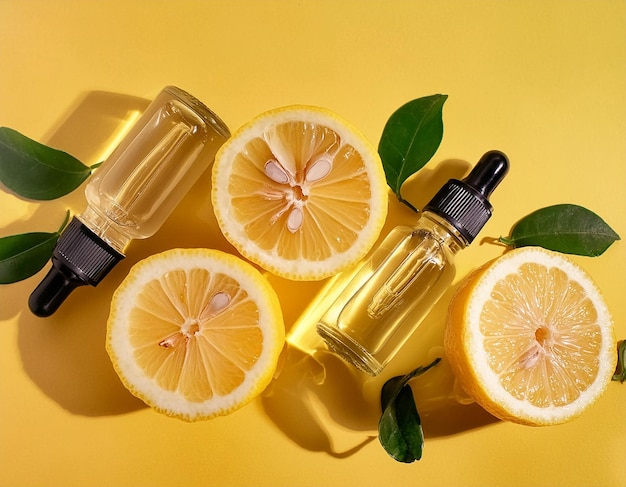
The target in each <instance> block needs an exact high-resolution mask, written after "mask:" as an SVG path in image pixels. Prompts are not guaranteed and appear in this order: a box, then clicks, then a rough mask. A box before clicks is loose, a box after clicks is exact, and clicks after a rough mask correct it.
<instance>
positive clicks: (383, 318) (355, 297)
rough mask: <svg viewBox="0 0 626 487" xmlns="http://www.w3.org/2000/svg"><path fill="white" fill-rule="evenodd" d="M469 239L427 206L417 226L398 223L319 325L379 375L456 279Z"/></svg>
mask: <svg viewBox="0 0 626 487" xmlns="http://www.w3.org/2000/svg"><path fill="white" fill-rule="evenodd" d="M467 244H468V243H467V241H466V240H465V239H464V238H463V237H462V236H461V235H460V234H459V232H458V231H457V230H456V229H455V228H454V227H453V226H452V225H450V224H449V223H448V222H447V221H446V220H445V219H443V218H441V217H439V216H437V215H436V214H434V213H432V212H429V211H426V212H424V213H423V214H422V216H421V217H420V219H419V220H418V222H417V224H416V226H415V227H405V226H400V227H396V228H394V229H393V230H392V231H391V232H390V233H389V235H388V236H387V237H386V238H385V239H384V240H383V242H382V243H381V244H380V245H379V246H378V247H377V248H376V250H374V251H373V252H372V253H371V254H370V256H369V257H368V258H367V259H366V260H365V261H364V263H363V264H362V265H361V266H360V267H359V268H358V269H357V270H355V271H354V272H352V273H349V274H348V275H346V276H345V277H342V278H341V279H340V280H339V281H338V282H337V283H336V285H337V286H340V287H342V288H343V290H342V291H341V292H340V294H339V295H338V297H337V298H336V299H335V301H334V302H333V303H332V304H331V305H330V307H329V308H328V310H327V311H326V312H325V313H324V315H323V316H322V318H321V319H320V321H319V323H318V325H317V331H318V334H319V335H320V336H321V337H322V338H323V339H324V341H325V342H326V343H327V345H328V346H329V348H330V349H331V350H333V351H334V352H336V353H337V354H339V355H340V356H342V357H343V358H344V359H346V360H347V361H348V362H350V363H352V364H353V365H354V366H356V367H357V368H359V369H361V370H363V371H364V372H367V373H369V374H371V375H377V374H378V373H379V372H380V371H381V370H382V369H383V368H384V366H385V365H386V364H387V362H388V361H389V360H390V359H391V358H392V357H393V356H394V355H395V354H396V353H397V351H398V350H399V349H400V348H401V347H402V346H403V345H404V343H406V341H407V340H408V338H409V337H410V336H411V334H412V333H413V332H414V331H415V329H416V328H417V326H418V325H419V323H420V322H421V320H422V319H423V318H424V316H425V315H426V314H427V313H428V312H429V311H430V309H431V308H432V306H433V305H434V304H435V303H436V302H437V300H438V299H439V298H440V297H441V295H442V294H443V293H444V292H445V291H446V289H447V288H448V287H449V286H450V285H451V284H452V281H453V279H454V275H455V271H454V265H453V262H454V255H455V254H456V252H458V251H459V250H460V249H462V248H464V247H465V246H466V245H467Z"/></svg>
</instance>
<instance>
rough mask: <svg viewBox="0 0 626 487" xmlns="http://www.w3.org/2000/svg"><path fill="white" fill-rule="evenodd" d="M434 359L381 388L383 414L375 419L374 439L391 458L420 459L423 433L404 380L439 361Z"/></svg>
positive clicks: (411, 393) (411, 394)
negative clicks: (376, 437) (376, 431)
mask: <svg viewBox="0 0 626 487" xmlns="http://www.w3.org/2000/svg"><path fill="white" fill-rule="evenodd" d="M440 360H441V359H440V358H437V359H435V360H434V361H433V362H432V363H431V364H429V365H427V366H425V367H418V368H417V369H415V370H414V371H412V372H411V373H409V374H407V375H405V376H398V377H393V378H391V379H389V380H388V381H387V382H386V383H385V385H384V386H383V388H382V391H381V406H382V409H383V414H382V416H381V418H380V421H379V422H378V439H379V441H380V444H381V445H382V446H383V448H384V449H385V451H386V452H387V453H388V454H389V455H390V456H391V457H392V458H394V459H395V460H397V461H399V462H404V463H411V462H414V461H415V460H419V459H420V458H422V451H423V448H424V432H423V430H422V422H421V419H420V416H419V413H418V411H417V407H416V406H415V400H414V399H413V392H412V391H411V387H410V386H409V385H408V382H409V381H410V380H411V379H413V378H414V377H417V376H418V375H421V374H423V373H424V372H426V371H427V370H429V369H430V368H431V367H434V366H435V365H437V364H438V363H439V361H440Z"/></svg>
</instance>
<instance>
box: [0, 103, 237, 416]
mask: <svg viewBox="0 0 626 487" xmlns="http://www.w3.org/2000/svg"><path fill="white" fill-rule="evenodd" d="M148 104H149V100H144V99H141V98H135V97H130V96H125V95H119V94H115V93H106V92H91V93H88V94H87V95H86V96H85V97H84V98H83V99H82V100H80V101H79V102H78V103H77V105H76V107H75V108H74V109H73V110H71V112H70V113H69V114H68V115H67V117H66V119H65V120H63V121H62V122H61V123H60V124H59V126H58V128H57V129H56V130H55V131H54V133H53V134H52V135H50V136H49V137H48V139H47V140H45V141H44V143H46V144H47V145H50V146H52V147H55V148H58V149H61V150H64V151H66V152H68V153H70V154H72V155H74V156H75V157H77V158H78V159H79V160H81V162H83V163H84V164H86V165H92V164H95V163H97V162H100V161H101V160H103V159H105V158H106V156H108V154H109V153H110V152H111V151H112V150H113V149H114V147H115V146H116V145H117V143H118V142H119V140H120V139H121V138H122V136H123V135H124V133H125V131H126V130H127V129H128V128H130V126H132V124H133V123H134V121H135V120H136V119H137V118H138V116H139V115H140V114H141V113H142V112H143V110H144V109H145V108H146V107H147V105H148ZM84 187H85V185H84V184H83V185H82V186H81V187H79V188H78V189H76V190H75V191H74V192H73V193H71V194H70V195H68V196H66V197H63V198H60V199H58V200H53V201H49V202H42V203H38V205H39V206H38V207H37V209H36V210H35V211H34V213H33V214H32V215H31V216H30V217H29V218H28V219H27V220H26V221H20V222H16V223H15V224H14V225H13V224H12V225H10V226H9V227H6V228H4V229H3V234H7V235H9V234H16V233H22V232H25V231H55V230H56V229H57V228H58V227H59V225H60V224H61V222H62V221H63V217H64V216H65V211H66V210H67V209H70V210H71V211H72V213H73V214H79V213H81V212H82V211H83V209H84V208H85V207H86V200H85V197H84ZM57 217H58V218H57ZM57 219H58V222H57V221H56V220H57ZM51 221H53V223H51ZM172 247H213V248H223V249H226V248H227V247H228V244H227V243H226V241H225V240H224V239H223V237H222V236H221V233H220V231H219V228H218V227H217V223H216V221H215V220H214V217H213V213H212V210H211V207H210V171H206V172H205V174H203V175H202V177H201V179H200V180H199V181H198V182H197V184H196V185H195V186H194V187H193V188H192V189H191V190H190V192H189V193H188V194H187V195H186V196H185V198H184V199H183V201H182V202H181V203H180V204H179V205H178V207H177V208H176V210H175V211H174V213H173V214H172V215H171V216H170V217H169V219H168V220H167V221H166V222H165V224H164V226H163V228H162V229H161V230H160V231H159V232H157V234H156V235H155V236H153V237H151V238H150V239H147V240H137V241H134V242H132V243H131V245H130V246H129V249H128V252H127V255H126V258H125V259H123V260H122V261H121V262H120V263H119V264H118V265H117V266H116V267H115V268H114V269H113V270H112V271H111V273H110V274H109V275H108V276H107V278H106V279H104V280H103V281H102V282H101V283H100V284H99V285H98V286H97V288H94V287H91V286H83V287H80V288H78V289H76V290H75V291H74V292H73V293H72V295H70V297H69V298H68V299H67V301H66V302H65V303H64V304H63V305H62V306H61V307H60V308H59V310H58V311H57V312H56V313H55V314H54V315H52V316H51V317H48V318H38V317H35V316H34V315H32V314H31V313H30V312H29V310H28V305H27V303H28V297H29V295H30V293H31V292H32V291H33V289H34V288H35V287H36V286H37V284H38V283H39V282H40V280H41V279H42V278H43V276H44V275H45V273H46V272H47V271H48V269H49V266H50V264H48V265H47V266H46V267H45V268H44V269H43V270H42V271H41V272H40V273H38V274H37V275H36V276H34V277H32V278H29V279H27V280H25V281H22V282H19V283H15V284H12V285H9V286H6V288H3V290H2V291H3V301H4V303H3V304H2V309H1V310H0V318H2V319H10V318H12V317H15V316H18V315H19V325H18V326H19V329H18V347H19V350H20V354H21V358H22V362H23V367H24V370H25V371H26V373H27V374H28V375H29V377H30V378H31V379H32V380H33V382H34V383H35V384H37V386H38V387H39V388H40V389H41V390H42V391H43V392H44V393H45V394H46V395H47V396H49V397H50V398H51V399H53V400H54V401H56V402H57V403H58V404H59V405H61V406H62V407H63V408H65V409H66V410H68V411H70V412H72V413H74V414H80V415H85V416H100V415H114V414H122V413H126V412H130V411H135V410H138V409H141V408H144V407H146V406H145V404H144V403H143V402H142V401H140V400H139V399H137V398H135V397H134V396H133V395H132V394H131V393H130V392H128V391H127V390H126V388H125V387H124V386H123V385H122V383H121V381H120V380H119V378H118V376H117V374H116V373H115V371H114V369H113V367H112V365H111V362H110V360H109V357H108V354H107V353H106V350H105V340H106V321H107V318H108V314H109V306H110V302H111V297H112V295H113V292H114V291H115V289H116V288H117V287H118V286H119V284H120V283H121V281H122V280H123V279H124V277H125V276H126V275H127V274H128V271H129V270H130V267H131V266H132V265H133V264H134V263H136V262H137V261H139V260H141V259H143V258H144V257H147V256H148V255H151V254H153V253H156V252H160V251H162V250H166V249H168V248H172Z"/></svg>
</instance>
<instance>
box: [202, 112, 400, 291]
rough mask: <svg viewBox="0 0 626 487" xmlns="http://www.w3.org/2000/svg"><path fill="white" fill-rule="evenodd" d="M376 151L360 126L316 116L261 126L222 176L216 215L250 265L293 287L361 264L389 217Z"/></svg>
mask: <svg viewBox="0 0 626 487" xmlns="http://www.w3.org/2000/svg"><path fill="white" fill-rule="evenodd" d="M387 198H388V191H387V184H386V180H385V174H384V171H383V168H382V163H381V161H380V157H379V156H378V153H377V152H376V149H375V148H374V147H373V146H372V145H371V144H370V143H369V142H368V141H367V139H366V138H365V137H364V136H363V135H362V134H361V133H360V132H359V131H358V130H357V129H356V128H354V127H353V126H352V125H350V124H349V123H348V122H346V121H345V120H343V119H341V118H340V117H339V116H337V115H336V114H334V113H332V112H330V111H328V110H325V109H322V108H317V107H310V106H290V107H285V108H279V109H276V110H272V111H269V112H266V113H264V114H261V115H259V116H258V117H257V118H255V119H253V120H252V121H250V122H249V123H247V124H246V125H244V126H243V127H242V128H241V129H239V130H238V131H237V132H236V133H235V134H234V135H233V137H232V138H231V139H230V140H229V141H227V142H226V144H225V145H224V146H222V148H221V149H220V151H219V152H218V154H217V156H216V158H215V163H214V166H213V188H212V201H213V209H214V212H215V215H216V218H217V221H218V224H219V226H220V229H221V230H222V233H223V234H224V236H225V237H226V238H227V239H228V240H229V241H230V242H231V243H232V244H233V245H234V246H235V248H236V249H237V250H238V251H239V252H240V253H241V254H242V255H244V256H245V257H247V258H248V259H250V260H251V261H253V262H255V263H257V264H258V265H260V266H262V267H263V268H265V269H267V270H269V271H271V272H272V273H274V274H276V275H279V276H282V277H286V278H289V279H293V280H318V279H323V278H325V277H328V276H331V275H334V274H336V273H337V272H340V271H341V270H343V269H346V268H348V267H350V266H351V265H353V264H355V263H356V262H357V261H359V260H360V259H361V258H363V257H364V256H365V254H366V253H367V252H368V251H369V250H370V248H371V247H372V246H373V244H374V242H375V241H376V239H377V238H378V235H379V233H380V231H381V229H382V226H383V224H384V222H385V218H386V216H387Z"/></svg>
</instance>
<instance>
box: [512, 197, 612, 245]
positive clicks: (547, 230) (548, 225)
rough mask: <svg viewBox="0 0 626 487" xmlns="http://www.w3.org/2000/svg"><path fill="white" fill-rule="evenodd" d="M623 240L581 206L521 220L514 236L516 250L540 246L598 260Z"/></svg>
mask: <svg viewBox="0 0 626 487" xmlns="http://www.w3.org/2000/svg"><path fill="white" fill-rule="evenodd" d="M619 239H620V237H619V235H618V234H617V233H615V231H614V230H613V229H612V228H611V227H610V226H609V225H607V223H606V222H605V221H604V220H602V218H600V217H599V216H598V215H596V214H595V213H594V212H592V211H590V210H588V209H586V208H583V207H582V206H578V205H570V204H562V205H554V206H548V207H546V208H542V209H540V210H537V211H534V212H533V213H531V214H529V215H527V216H525V217H524V218H522V219H521V220H520V221H518V222H517V223H516V224H515V225H514V226H513V229H512V231H511V235H510V237H500V242H502V243H504V244H506V245H509V246H512V247H525V246H539V247H543V248H545V249H549V250H554V251H556V252H562V253H565V254H575V255H584V256H588V257H596V256H598V255H601V254H602V253H604V251H605V250H606V249H608V248H609V247H610V246H611V244H612V243H613V242H615V241H616V240H619Z"/></svg>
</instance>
